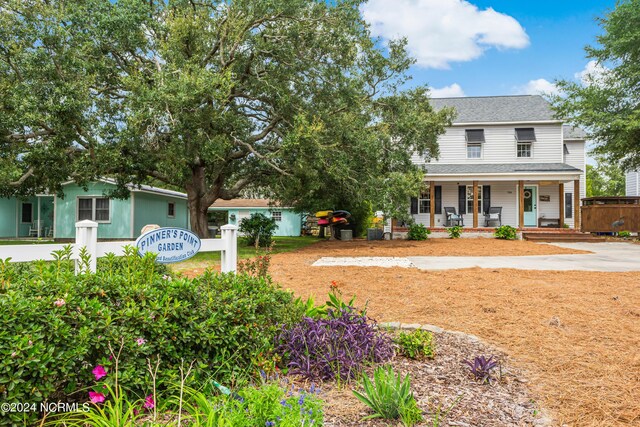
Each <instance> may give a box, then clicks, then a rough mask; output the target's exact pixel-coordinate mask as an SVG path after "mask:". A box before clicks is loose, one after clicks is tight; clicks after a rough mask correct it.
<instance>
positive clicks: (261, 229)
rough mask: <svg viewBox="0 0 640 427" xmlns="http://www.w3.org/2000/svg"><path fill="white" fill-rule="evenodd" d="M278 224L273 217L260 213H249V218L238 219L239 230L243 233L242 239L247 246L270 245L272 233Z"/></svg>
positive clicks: (263, 246)
mask: <svg viewBox="0 0 640 427" xmlns="http://www.w3.org/2000/svg"><path fill="white" fill-rule="evenodd" d="M277 228H278V225H277V224H276V221H275V220H274V219H273V218H269V217H268V216H266V215H264V214H261V213H254V214H251V216H250V217H249V218H244V219H243V220H242V221H240V227H239V229H238V230H239V231H240V232H241V233H243V234H244V237H243V239H244V241H245V242H246V244H247V245H248V246H255V247H256V249H257V248H260V247H262V248H265V247H267V246H269V245H271V242H272V240H273V233H275V232H276V229H277Z"/></svg>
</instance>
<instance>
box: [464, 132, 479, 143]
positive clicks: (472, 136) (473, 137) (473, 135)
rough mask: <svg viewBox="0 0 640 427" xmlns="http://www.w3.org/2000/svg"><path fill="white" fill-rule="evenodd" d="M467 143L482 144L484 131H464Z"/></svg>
mask: <svg viewBox="0 0 640 427" xmlns="http://www.w3.org/2000/svg"><path fill="white" fill-rule="evenodd" d="M465 136H466V138H467V142H484V129H466V130H465Z"/></svg>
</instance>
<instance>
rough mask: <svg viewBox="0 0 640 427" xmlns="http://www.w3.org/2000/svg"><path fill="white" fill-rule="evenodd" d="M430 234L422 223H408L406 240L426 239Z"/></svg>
mask: <svg viewBox="0 0 640 427" xmlns="http://www.w3.org/2000/svg"><path fill="white" fill-rule="evenodd" d="M429 234H431V230H429V229H428V228H427V227H426V226H425V225H424V224H411V225H409V233H408V234H407V239H408V240H427V238H428V237H429Z"/></svg>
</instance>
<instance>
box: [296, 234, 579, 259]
mask: <svg viewBox="0 0 640 427" xmlns="http://www.w3.org/2000/svg"><path fill="white" fill-rule="evenodd" d="M303 252H304V254H305V255H309V256H311V255H318V256H332V257H341V256H344V257H347V256H393V257H405V256H445V255H446V256H498V255H506V256H524V255H561V254H588V253H590V252H588V251H581V250H577V249H568V248H561V247H559V246H553V245H547V244H544V243H533V242H529V241H527V240H513V241H508V240H498V239H489V238H484V237H474V238H463V239H428V240H423V241H415V240H400V239H398V240H375V241H367V240H360V239H358V240H352V241H349V242H338V241H328V240H327V241H322V242H318V243H315V244H313V245H311V246H308V247H306V248H304V249H303Z"/></svg>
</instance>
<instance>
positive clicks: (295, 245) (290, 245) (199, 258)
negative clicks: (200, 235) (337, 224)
mask: <svg viewBox="0 0 640 427" xmlns="http://www.w3.org/2000/svg"><path fill="white" fill-rule="evenodd" d="M273 240H274V242H275V245H274V246H273V250H272V251H271V253H272V254H278V253H281V252H290V251H295V250H296V249H300V248H304V247H306V246H309V245H311V244H313V243H316V242H319V241H320V240H321V239H318V238H317V237H313V236H304V237H274V238H273ZM264 253H265V251H264V250H260V251H258V252H257V253H256V250H255V248H254V247H253V246H247V245H246V244H245V243H244V241H243V240H242V239H238V259H246V258H253V257H255V256H256V255H262V254H264ZM219 263H220V252H200V253H198V254H196V256H194V257H193V258H191V259H189V260H187V261H184V262H179V263H176V264H172V268H173V269H174V270H178V271H180V270H189V269H192V268H205V267H210V266H211V265H212V264H214V265H215V264H219Z"/></svg>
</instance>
